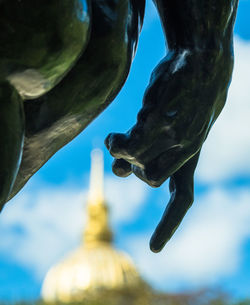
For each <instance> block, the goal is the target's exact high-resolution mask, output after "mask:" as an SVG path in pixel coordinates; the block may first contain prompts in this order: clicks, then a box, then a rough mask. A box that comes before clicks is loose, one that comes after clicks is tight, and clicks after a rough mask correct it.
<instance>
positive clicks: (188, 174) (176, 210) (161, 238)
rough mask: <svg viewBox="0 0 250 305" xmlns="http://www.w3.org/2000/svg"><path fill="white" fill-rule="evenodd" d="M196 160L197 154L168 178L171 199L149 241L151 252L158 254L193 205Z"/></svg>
mask: <svg viewBox="0 0 250 305" xmlns="http://www.w3.org/2000/svg"><path fill="white" fill-rule="evenodd" d="M198 159H199V153H197V154H196V155H195V156H194V157H192V158H191V159H190V160H189V161H187V162H186V163H185V164H184V165H183V167H182V168H180V169H179V170H178V171H177V172H176V173H174V174H173V175H172V176H171V178H170V183H169V189H170V192H171V197H170V200H169V202H168V205H167V207H166V209H165V211H164V214H163V216H162V218H161V220H160V222H159V224H158V226H157V227H156V229H155V231H154V233H153V235H152V237H151V240H150V249H151V250H152V251H153V252H160V251H161V250H162V248H163V247H164V246H165V244H166V243H167V242H168V241H169V240H170V238H171V237H172V235H173V234H174V232H175V231H176V229H177V228H178V227H179V225H180V223H181V221H182V219H183V217H184V216H185V214H186V212H187V211H188V209H189V208H190V206H191V205H192V203H193V198H194V179H193V176H194V170H195V168H196V165H197V162H198Z"/></svg>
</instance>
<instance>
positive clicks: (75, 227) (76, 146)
mask: <svg viewBox="0 0 250 305" xmlns="http://www.w3.org/2000/svg"><path fill="white" fill-rule="evenodd" d="M249 14H250V0H241V1H240V7H239V12H238V18H237V22H236V27H235V69H234V75H233V81H232V85H231V87H230V90H229V96H228V101H227V104H226V106H225V108H224V111H223V113H222V114H221V116H220V117H219V119H218V121H217V122H216V124H215V125H214V127H213V129H212V131H211V132H210V135H209V137H208V140H207V142H206V143H205V145H204V148H203V150H202V154H201V158H200V162H199V165H198V168H197V171H196V186H195V187H196V195H195V203H194V205H193V207H192V209H191V210H190V211H189V213H188V214H187V216H186V218H185V219H184V221H183V223H182V225H181V227H180V229H179V230H178V231H177V232H176V234H175V236H174V237H173V238H172V240H171V241H170V242H169V244H168V245H167V246H166V247H165V249H164V250H163V251H162V252H161V253H160V254H153V253H151V252H150V250H149V247H148V241H149V239H150V236H151V233H152V232H153V229H154V227H155V225H156V224H157V221H158V220H159V218H160V216H161V214H162V212H163V210H164V207H165V205H166V203H167V201H168V198H169V193H168V184H167V183H165V184H164V185H163V186H162V187H161V188H159V189H151V188H150V187H149V186H147V185H145V184H144V183H143V182H141V181H139V180H138V179H137V178H135V177H129V178H126V179H120V178H117V177H115V176H114V175H113V174H112V173H111V162H112V159H111V157H110V156H109V155H108V153H107V152H106V150H105V149H104V146H103V140H104V138H105V136H106V135H107V134H108V133H109V132H111V131H117V132H124V131H126V130H127V129H129V128H130V127H131V126H132V125H133V124H134V122H135V119H136V114H137V112H138V110H139V109H140V106H141V100H142V96H143V92H144V90H145V88H146V85H147V83H148V79H149V77H150V72H151V71H152V69H153V67H154V66H155V65H156V64H157V62H158V61H159V60H160V58H162V57H163V55H164V53H165V48H164V39H163V36H162V32H161V27H160V23H159V18H158V16H157V13H156V11H155V9H154V7H153V4H152V3H151V1H148V6H147V14H146V19H145V24H144V28H143V32H142V34H141V39H140V43H139V48H138V52H137V56H136V58H135V61H134V65H133V67H132V69H131V73H130V76H129V79H128V81H127V83H126V85H125V86H124V88H123V90H122V91H121V93H120V94H119V96H118V97H117V99H116V100H115V101H114V102H113V104H112V105H111V106H110V107H109V108H108V109H107V110H106V111H105V112H104V113H103V114H101V115H100V116H99V117H98V118H97V120H96V121H95V122H93V123H92V124H91V125H90V126H89V127H88V128H87V129H86V130H85V131H84V132H83V133H82V134H81V135H80V136H79V137H78V138H77V139H75V140H74V141H73V142H71V143H70V144H69V145H68V146H66V147H65V148H64V149H62V150H61V151H60V152H58V153H57V154H56V155H55V156H54V157H53V158H52V159H51V160H50V161H49V162H48V163H47V164H46V165H45V166H44V167H43V168H42V169H41V170H40V171H39V172H38V173H37V174H36V175H35V176H34V177H33V178H32V179H31V180H30V182H29V183H28V184H27V186H26V187H25V188H24V189H23V190H22V192H20V193H19V194H18V195H17V196H16V197H15V198H14V199H13V200H12V201H11V202H10V203H8V205H7V206H6V208H5V209H4V211H3V213H2V214H1V216H0V234H1V238H0V300H20V299H34V298H37V297H38V296H39V293H40V287H41V283H42V280H43V278H44V275H45V274H46V272H47V270H48V268H49V267H50V266H51V265H52V264H54V263H56V262H57V261H58V259H60V258H61V257H63V256H64V255H66V254H67V253H68V252H69V251H70V250H72V249H73V248H74V247H76V246H77V245H78V244H79V241H80V238H81V231H82V228H83V226H84V223H85V213H84V204H85V202H86V195H87V190H88V185H89V181H88V178H89V177H88V175H89V168H90V151H91V150H92V149H93V148H95V147H99V148H101V149H104V158H105V175H106V178H105V192H106V198H107V201H108V202H109V205H110V207H111V217H112V219H111V224H112V227H113V229H114V230H115V233H116V241H115V242H116V245H117V247H119V248H121V249H124V250H125V251H127V252H129V253H130V255H131V256H132V257H133V258H134V260H135V262H136V264H137V265H138V268H139V270H140V272H141V274H142V275H143V276H144V277H145V278H146V279H147V280H148V281H149V282H150V283H151V284H152V285H153V286H154V287H156V288H158V289H162V290H164V291H167V292H178V291H183V290H190V289H199V288H202V287H220V288H223V289H225V290H226V291H229V292H230V293H232V295H233V296H235V297H250V290H249V287H250V137H249V129H250V121H249V117H250V80H249V79H250V72H249V71H250V25H249V21H248V17H249ZM197 85H198V84H197ZM121 117H122V118H123V119H121Z"/></svg>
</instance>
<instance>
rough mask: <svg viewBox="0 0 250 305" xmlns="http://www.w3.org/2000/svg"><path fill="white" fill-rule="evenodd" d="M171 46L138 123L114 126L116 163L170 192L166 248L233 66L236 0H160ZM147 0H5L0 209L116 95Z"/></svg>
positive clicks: (155, 244)
mask: <svg viewBox="0 0 250 305" xmlns="http://www.w3.org/2000/svg"><path fill="white" fill-rule="evenodd" d="M154 2H155V4H156V7H157V9H158V12H159V15H160V18H161V21H162V26H163V28H164V32H165V36H166V43H167V46H168V53H167V55H166V56H165V57H164V58H163V59H162V61H161V62H160V63H159V65H158V66H157V67H156V68H155V70H154V71H153V73H152V76H151V79H150V83H149V86H148V88H147V89H146V92H145V95H144V100H143V107H142V110H141V111H140V112H139V114H138V119H137V123H136V125H135V126H134V127H133V128H132V129H131V130H129V131H128V132H127V133H126V134H110V135H109V136H108V137H107V139H106V146H107V148H108V149H109V151H110V153H111V154H112V155H113V156H114V157H115V161H114V163H113V171H114V173H115V174H117V175H118V176H122V177H126V176H128V175H129V174H130V173H132V172H133V173H134V174H135V175H136V176H138V177H139V178H140V179H142V180H143V181H145V182H147V183H148V184H149V185H151V186H154V187H157V186H159V185H161V184H162V183H163V182H164V181H165V180H166V179H167V178H168V177H170V192H171V199H170V202H169V204H168V206H167V208H166V211H165V213H164V215H163V218H162V220H161V222H160V224H159V225H158V227H157V228H156V231H155V233H154V235H153V237H152V239H151V243H150V246H151V249H152V251H155V252H157V251H160V250H161V249H162V248H163V246H164V245H165V243H166V242H167V241H168V240H169V239H170V237H171V236H172V234H173V233H174V231H175V230H176V228H177V227H178V225H179V223H180V222H181V220H182V218H183V217H184V215H185V213H186V211H187V209H188V208H189V207H190V205H191V204H192V202H193V174H194V170H195V168H196V165H197V161H198V158H199V153H200V149H201V147H202V144H203V142H204V141H205V139H206V137H207V135H208V132H209V130H210V128H211V126H212V124H213V123H214V121H215V120H216V119H217V117H218V115H219V114H220V112H221V110H222V108H223V106H224V103H225V100H226V96H227V90H228V87H229V84H230V80H231V75H232V69H233V37H232V35H233V26H234V21H235V15H236V11H237V5H238V0H228V1H221V0H210V1H207V0H175V1H171V0H154ZM144 6H145V0H60V1H59V0H12V1H9V0H0V41H1V44H0V71H1V72H0V103H1V104H0V105H1V106H0V139H1V145H0V185H1V188H0V209H1V208H2V207H3V205H4V203H5V202H6V201H7V200H8V199H9V198H11V197H13V196H14V195H15V194H16V193H17V192H18V191H19V190H20V189H21V188H22V187H23V186H24V184H25V183H26V182H27V181H28V179H29V178H30V177H31V176H32V175H33V174H34V173H35V172H36V171H37V170H39V168H40V167H41V166H42V165H43V164H44V163H45V162H46V161H47V160H48V159H49V158H50V157H51V156H52V155H53V154H54V153H55V152H57V151H58V150H59V149H60V148H61V147H63V146H64V145H65V144H67V143H68V142H69V141H71V140H72V139H73V138H74V137H75V136H77V135H78V134H79V133H80V132H81V131H82V130H83V129H84V128H85V127H86V126H87V125H88V124H89V123H90V122H91V121H92V120H93V119H94V118H95V117H96V116H97V115H98V114H99V113H100V112H102V111H103V110H104V109H105V108H106V107H107V106H108V105H109V103H110V102H111V101H112V100H113V99H114V98H115V96H116V95H117V94H118V92H119V90H120V89H121V87H122V85H123V84H124V82H125V80H126V77H127V75H128V72H129V68H130V65H131V62H132V59H133V56H134V53H135V50H136V44H137V41H138V38H139V33H140V29H141V27H142V23H143V16H144Z"/></svg>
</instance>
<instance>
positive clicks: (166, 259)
mask: <svg viewBox="0 0 250 305" xmlns="http://www.w3.org/2000/svg"><path fill="white" fill-rule="evenodd" d="M196 202H197V203H199V205H197V206H193V207H192V209H191V210H190V212H189V213H188V215H187V216H186V218H185V219H184V221H183V223H182V225H181V229H180V230H178V231H177V233H176V235H175V236H174V237H173V238H172V240H171V241H170V242H169V244H167V246H166V247H165V249H164V250H163V251H162V252H161V253H159V254H153V253H151V252H150V251H149V247H148V239H149V235H147V236H144V235H143V236H137V237H135V238H133V239H131V238H130V240H129V241H127V247H128V249H129V252H130V253H131V254H132V255H133V257H134V258H135V260H136V262H137V264H138V266H139V268H140V270H141V273H142V274H143V275H144V276H145V277H146V278H147V279H148V280H149V281H150V282H151V283H153V284H154V285H155V286H156V287H157V288H161V289H164V290H168V291H171V290H178V289H179V290H181V289H182V288H201V287H204V286H207V285H211V284H216V283H219V281H220V280H221V279H222V278H223V277H225V276H230V275H232V274H234V272H236V271H237V270H238V268H239V266H240V264H241V263H242V261H241V254H242V250H243V249H242V246H243V244H244V242H245V240H246V238H249V237H250V227H249V223H250V205H249V202H250V191H248V190H244V189H242V190H240V191H239V190H238V191H226V190H222V189H213V190H211V191H209V192H208V193H207V194H206V195H204V196H203V197H201V198H198V199H197V200H196ZM249 274H250V272H249Z"/></svg>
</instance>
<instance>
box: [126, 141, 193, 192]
mask: <svg viewBox="0 0 250 305" xmlns="http://www.w3.org/2000/svg"><path fill="white" fill-rule="evenodd" d="M187 159H188V154H187V152H186V151H185V150H183V149H182V148H181V149H180V148H179V147H177V146H176V147H173V148H171V149H169V150H167V151H165V152H164V153H161V154H160V155H159V156H158V157H157V158H155V159H153V160H151V161H150V162H148V163H147V164H146V165H144V166H137V165H135V164H132V166H131V169H132V172H133V173H134V174H135V175H136V176H137V177H138V178H140V179H141V180H143V181H144V182H146V183H147V184H149V185H150V186H152V187H159V186H161V184H162V183H164V182H165V181H166V180H167V179H168V178H169V177H170V176H171V175H172V174H173V173H175V172H176V171H177V170H178V169H179V168H180V167H182V165H183V164H184V163H185V162H186V160H187Z"/></svg>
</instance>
